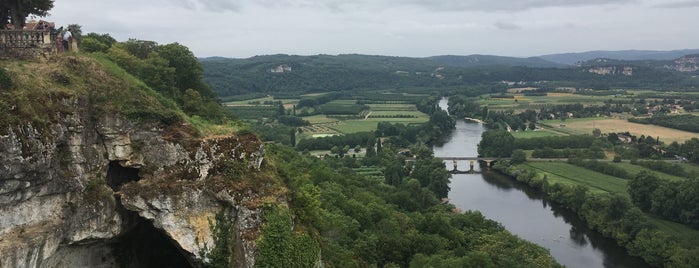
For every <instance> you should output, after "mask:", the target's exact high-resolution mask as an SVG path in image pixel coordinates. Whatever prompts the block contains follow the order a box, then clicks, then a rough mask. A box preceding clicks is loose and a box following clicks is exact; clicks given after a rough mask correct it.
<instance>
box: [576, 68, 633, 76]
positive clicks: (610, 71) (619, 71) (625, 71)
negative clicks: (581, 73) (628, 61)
mask: <svg viewBox="0 0 699 268" xmlns="http://www.w3.org/2000/svg"><path fill="white" fill-rule="evenodd" d="M587 71H588V72H590V73H594V74H599V75H625V76H632V75H633V67H630V66H623V67H616V66H606V67H590V68H588V69H587Z"/></svg>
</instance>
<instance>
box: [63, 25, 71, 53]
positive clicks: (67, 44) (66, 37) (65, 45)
mask: <svg viewBox="0 0 699 268" xmlns="http://www.w3.org/2000/svg"><path fill="white" fill-rule="evenodd" d="M72 41H73V34H71V33H70V30H66V32H65V33H64V34H63V50H64V51H70V44H71V43H72Z"/></svg>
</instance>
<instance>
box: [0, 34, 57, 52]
mask: <svg viewBox="0 0 699 268" xmlns="http://www.w3.org/2000/svg"><path fill="white" fill-rule="evenodd" d="M55 39H56V34H51V32H49V31H25V30H0V46H4V47H9V48H32V47H45V46H47V45H49V46H53V44H55V41H54V40H55Z"/></svg>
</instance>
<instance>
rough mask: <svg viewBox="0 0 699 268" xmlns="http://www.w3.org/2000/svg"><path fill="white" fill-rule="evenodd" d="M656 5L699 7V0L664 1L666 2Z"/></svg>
mask: <svg viewBox="0 0 699 268" xmlns="http://www.w3.org/2000/svg"><path fill="white" fill-rule="evenodd" d="M655 7H660V8H688V7H689V8H691V7H699V1H680V2H672V3H664V4H658V5H655Z"/></svg>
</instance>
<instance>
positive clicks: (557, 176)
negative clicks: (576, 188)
mask: <svg viewBox="0 0 699 268" xmlns="http://www.w3.org/2000/svg"><path fill="white" fill-rule="evenodd" d="M525 165H526V166H528V167H530V168H533V169H535V170H536V171H537V173H538V174H539V176H540V177H543V176H544V175H546V179H547V180H548V181H549V183H562V184H567V185H575V184H579V185H583V186H587V187H589V188H590V190H591V191H592V192H598V193H602V192H606V193H617V194H621V195H624V196H628V195H629V194H628V192H627V181H626V180H624V179H621V178H617V177H613V176H609V175H605V174H602V173H599V172H595V171H592V170H589V169H586V168H582V167H578V166H574V165H571V164H568V163H565V162H529V163H526V164H525Z"/></svg>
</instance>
